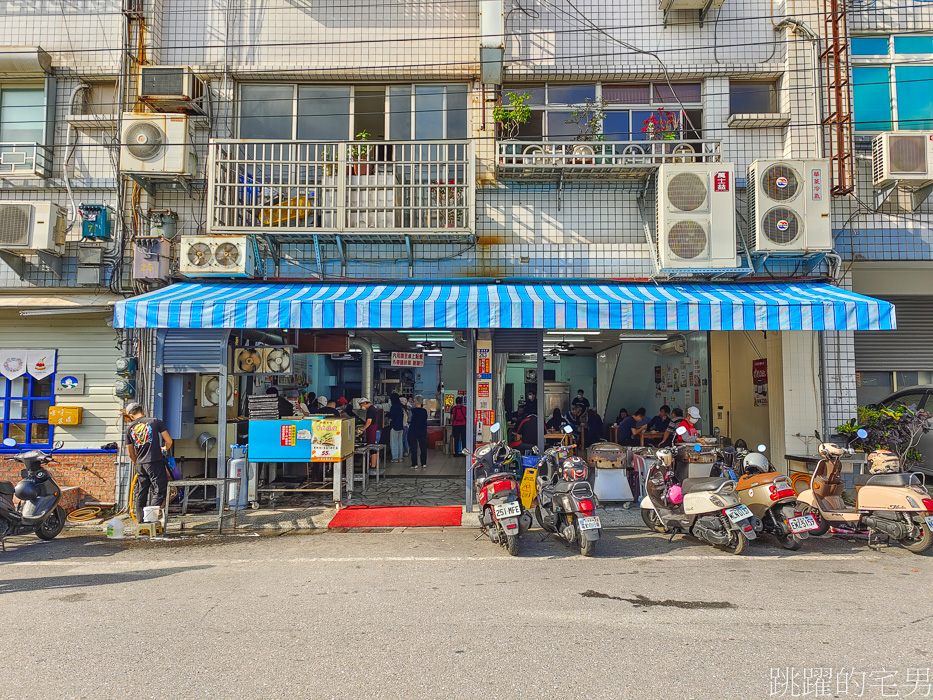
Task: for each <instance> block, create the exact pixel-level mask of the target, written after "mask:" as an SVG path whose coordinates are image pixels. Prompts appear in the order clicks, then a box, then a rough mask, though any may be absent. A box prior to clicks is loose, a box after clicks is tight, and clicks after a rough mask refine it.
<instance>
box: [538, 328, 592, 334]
mask: <svg viewBox="0 0 933 700" xmlns="http://www.w3.org/2000/svg"><path fill="white" fill-rule="evenodd" d="M545 333H546V334H547V335H566V334H568V333H570V334H572V335H600V334H601V333H602V331H577V330H569V329H568V330H566V331H545Z"/></svg>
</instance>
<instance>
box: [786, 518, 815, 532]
mask: <svg viewBox="0 0 933 700" xmlns="http://www.w3.org/2000/svg"><path fill="white" fill-rule="evenodd" d="M787 524H788V525H790V531H791V532H794V533H797V532H808V531H809V530H816V529H817V527H819V526H818V525H817V524H816V518H814V517H813V516H812V515H801V516H800V517H799V518H791V519H790V520H788V521H787Z"/></svg>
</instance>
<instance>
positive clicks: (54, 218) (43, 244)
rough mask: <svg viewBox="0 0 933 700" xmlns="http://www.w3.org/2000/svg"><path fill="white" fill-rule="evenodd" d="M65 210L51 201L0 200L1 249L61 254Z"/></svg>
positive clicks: (63, 241)
mask: <svg viewBox="0 0 933 700" xmlns="http://www.w3.org/2000/svg"><path fill="white" fill-rule="evenodd" d="M64 248H65V210H64V209H62V207H60V206H58V205H57V204H52V203H51V202H0V250H3V251H6V252H9V253H16V254H20V255H28V254H30V253H52V254H53V255H61V254H62V253H63V252H64Z"/></svg>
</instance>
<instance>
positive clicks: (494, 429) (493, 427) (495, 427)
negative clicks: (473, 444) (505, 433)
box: [489, 423, 501, 433]
mask: <svg viewBox="0 0 933 700" xmlns="http://www.w3.org/2000/svg"><path fill="white" fill-rule="evenodd" d="M500 427H501V426H500V425H499V424H498V423H493V424H492V425H490V426H489V432H491V433H498V432H499V428H500Z"/></svg>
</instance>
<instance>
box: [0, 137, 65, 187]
mask: <svg viewBox="0 0 933 700" xmlns="http://www.w3.org/2000/svg"><path fill="white" fill-rule="evenodd" d="M51 174H52V150H51V149H50V148H47V147H46V146H43V145H42V144H38V143H9V142H0V177H12V178H16V177H49V176H50V175H51Z"/></svg>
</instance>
